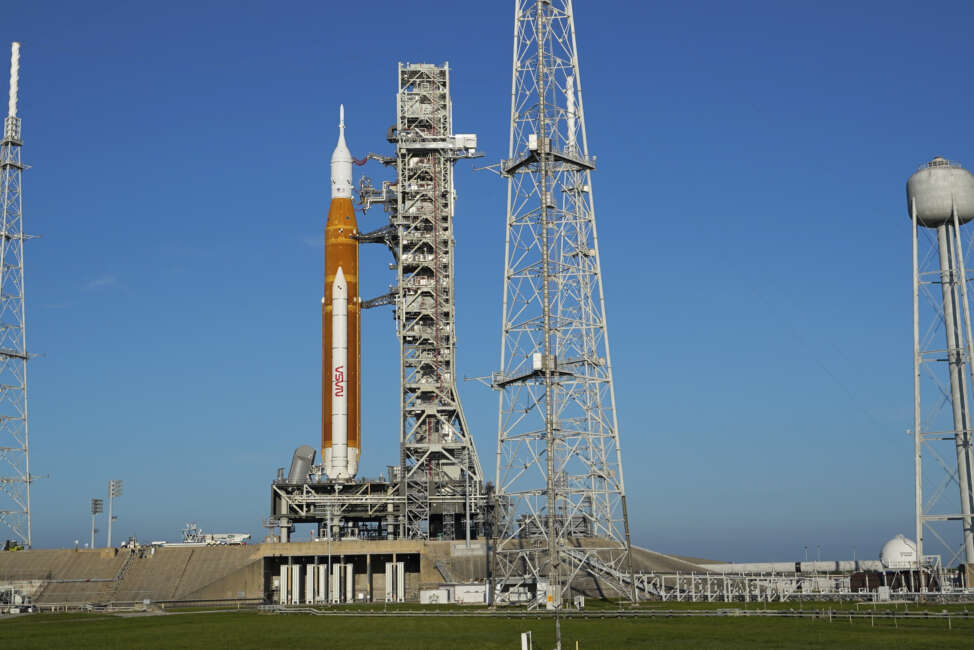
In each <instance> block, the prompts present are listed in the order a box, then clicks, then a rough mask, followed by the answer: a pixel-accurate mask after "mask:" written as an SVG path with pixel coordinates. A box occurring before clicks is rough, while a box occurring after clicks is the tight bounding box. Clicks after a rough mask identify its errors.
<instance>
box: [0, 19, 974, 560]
mask: <svg viewBox="0 0 974 650" xmlns="http://www.w3.org/2000/svg"><path fill="white" fill-rule="evenodd" d="M512 4H513V3H505V2H490V3H486V2H482V3H466V2H463V3H458V2H432V1H431V2H419V3H413V4H412V5H410V7H411V10H410V11H409V12H408V13H400V11H401V10H402V7H403V5H402V3H394V2H369V3H331V2H329V3H320V2H306V3H303V2H278V3H271V2H233V3H230V2H225V3H221V2H192V3H188V2H170V3H163V4H159V3H154V4H150V3H122V2H116V3H98V2H95V3H84V4H78V3H54V2H32V3H15V4H11V5H9V6H8V7H5V10H4V21H3V24H2V27H0V35H2V37H3V38H2V41H3V42H9V41H12V40H20V41H22V42H23V43H24V46H23V54H22V57H23V58H22V73H21V79H22V92H21V115H22V117H23V129H24V139H25V146H24V150H23V155H24V160H25V161H26V162H28V163H30V164H31V165H33V168H32V169H31V170H30V171H29V172H27V174H26V177H25V181H24V191H25V223H26V228H27V230H28V231H30V232H32V233H36V234H40V235H43V238H42V239H39V240H34V241H32V242H30V244H29V249H28V251H27V298H28V318H29V339H30V340H29V347H30V348H31V350H33V351H34V352H37V353H41V354H43V355H44V356H43V357H42V358H40V359H38V360H36V361H34V362H32V364H31V384H30V391H31V393H30V396H31V432H32V461H33V465H34V471H35V472H36V473H39V474H49V475H50V479H47V480H44V481H40V482H38V483H36V484H35V487H34V531H35V543H36V544H35V545H36V546H38V547H53V546H64V545H69V544H71V543H73V540H75V539H80V540H81V541H82V542H84V540H85V539H86V538H87V533H88V526H89V517H88V515H87V512H88V500H89V499H90V498H91V497H93V496H103V495H104V493H105V491H106V489H107V483H108V480H109V479H112V478H118V479H122V480H124V481H125V495H124V496H123V497H122V498H121V500H120V501H119V502H118V504H117V511H118V515H119V521H118V523H117V525H116V538H119V537H124V536H127V535H129V534H137V535H138V536H139V538H140V539H143V540H146V539H167V538H168V539H175V538H176V537H178V533H179V530H180V528H181V527H182V525H183V523H184V522H187V521H198V522H199V523H200V525H201V526H202V527H203V528H204V529H206V530H208V531H231V530H232V531H244V532H252V533H254V536H255V538H262V537H263V530H262V528H261V526H260V522H261V520H262V518H263V517H265V516H266V515H267V507H268V500H269V495H268V483H269V481H270V480H271V479H272V478H273V477H274V474H275V471H276V468H277V467H280V466H284V465H286V464H287V463H288V462H289V459H290V454H291V452H292V450H293V449H294V448H295V447H297V446H299V445H301V444H306V443H310V444H315V443H316V441H317V438H318V426H319V425H318V422H319V409H320V404H319V399H320V398H319V395H320V392H319V384H320V376H319V369H320V365H319V364H320V350H319V341H320V338H319V337H320V334H319V327H320V317H319V309H320V298H321V291H322V288H321V273H322V263H323V260H322V256H323V252H322V249H321V246H320V237H321V229H322V227H323V223H324V218H325V214H326V210H327V204H328V160H329V157H330V154H331V150H332V147H333V146H334V141H335V136H336V134H335V123H336V120H337V115H336V114H337V106H338V104H339V103H340V102H343V103H344V104H345V107H346V115H347V121H348V141H349V145H350V147H351V149H352V151H353V153H355V154H356V155H360V156H361V155H364V154H365V153H366V152H368V151H376V152H380V153H385V152H389V151H390V149H389V145H388V144H387V143H386V142H385V131H386V128H387V127H388V126H389V125H390V124H391V123H392V122H393V121H394V119H395V115H394V109H395V104H394V95H395V90H396V64H397V62H398V61H409V62H433V63H442V62H444V61H449V62H450V65H451V67H452V70H453V77H452V84H453V98H454V126H455V129H456V130H457V131H458V132H475V133H477V134H479V137H480V148H481V149H482V150H484V151H485V152H486V153H487V156H488V158H489V159H491V160H497V159H499V158H501V157H503V156H504V155H506V147H507V130H508V123H507V122H508V116H509V102H510V63H511V61H510V58H511V35H512V32H513V29H512V14H513V11H512ZM972 17H974V7H972V5H970V4H969V3H966V2H940V3H938V4H937V6H936V8H935V9H934V10H928V11H923V12H918V11H916V8H915V6H914V5H913V4H912V3H906V2H890V1H885V2H881V3H880V2H858V3H846V2H825V3H802V4H798V3H780V2H737V3H720V2H713V3H711V2H684V3H631V2H624V1H616V0H606V1H604V2H599V3H593V2H586V1H580V2H578V6H577V7H576V26H577V33H578V43H579V52H580V60H581V68H582V70H581V72H582V81H583V87H584V92H585V97H584V99H585V109H586V118H587V129H588V139H589V146H590V149H591V152H592V153H593V154H595V155H597V156H598V161H599V168H598V170H597V171H596V173H595V177H594V187H595V192H596V194H595V201H596V213H597V219H598V223H599V235H600V243H601V254H602V260H603V273H604V281H605V287H606V301H607V310H608V316H609V323H610V329H611V334H612V341H611V344H612V353H613V355H612V356H613V359H614V360H615V381H616V391H617V401H618V408H619V418H620V428H621V435H622V445H623V450H624V458H625V461H624V469H625V472H626V482H627V488H628V494H629V503H630V514H631V517H632V529H633V535H634V540H635V541H636V542H637V543H639V544H640V545H643V546H648V547H650V548H654V549H658V550H661V551H665V552H671V553H683V554H689V555H697V556H704V557H714V558H719V559H727V560H792V559H797V558H798V557H799V556H800V554H801V553H802V547H803V546H804V545H808V546H809V547H810V548H811V549H816V550H817V547H818V546H821V549H822V550H821V553H822V557H823V558H824V557H829V558H839V557H843V558H844V557H850V556H851V554H852V550H853V548H856V549H857V552H858V556H859V557H874V556H875V555H876V554H877V553H878V552H879V549H880V547H881V546H882V543H883V542H884V541H885V540H886V539H888V538H889V537H891V536H892V535H894V534H896V533H899V532H903V533H908V534H909V533H911V532H912V503H913V495H912V485H913V481H912V456H911V449H912V442H911V439H910V438H909V437H908V436H906V435H905V431H906V429H908V428H909V427H910V426H911V422H912V392H911V387H912V384H911V363H912V362H911V342H912V338H911V337H912V333H911V315H910V304H911V302H910V301H911V297H910V234H909V226H908V221H907V219H906V214H905V197H904V183H905V181H906V179H907V178H908V176H909V175H910V174H911V173H912V172H913V171H914V170H915V169H916V166H917V165H918V164H920V163H922V162H924V161H926V160H929V159H930V158H931V157H932V156H934V155H938V154H941V155H945V156H947V157H949V158H951V159H955V160H959V161H961V162H967V164H968V165H974V143H972V141H971V138H970V136H969V133H970V131H971V129H970V120H969V118H968V116H967V113H969V111H968V110H967V107H968V106H969V105H970V104H971V100H972V96H971V95H972V91H971V89H970V84H969V83H968V78H969V76H970V74H969V60H970V53H971V50H970V45H969V33H968V32H969V25H970V24H971V18H972ZM365 169H366V170H368V172H367V173H371V174H372V175H374V177H375V178H377V179H379V178H383V177H384V175H383V174H384V172H383V171H382V170H380V169H378V168H376V167H366V168H365ZM456 188H457V192H458V203H457V217H456V237H457V265H456V272H457V303H458V324H457V327H458V334H459V364H460V373H461V374H462V375H467V376H478V375H484V374H486V373H488V372H489V371H491V370H493V369H495V368H496V366H497V364H498V360H499V349H500V348H499V346H500V312H499V307H500V297H501V276H502V272H503V236H504V232H503V231H504V210H505V205H504V201H505V186H504V183H503V182H502V181H501V180H499V179H498V178H497V177H496V176H494V175H492V174H489V173H487V172H474V171H473V165H471V164H469V163H460V164H458V167H457V173H456ZM382 221H383V217H382V215H381V214H380V213H379V212H378V211H373V212H371V213H370V214H369V216H368V217H367V218H366V219H364V220H362V221H361V227H362V228H363V229H365V228H368V229H371V228H372V227H376V226H378V225H380V224H381V222H382ZM362 262H363V271H362V294H363V296H365V297H370V296H372V295H378V294H380V293H383V292H384V291H385V287H386V286H387V285H388V284H389V283H390V282H391V281H392V279H393V275H392V273H391V272H390V271H389V270H388V269H387V266H386V264H387V262H388V253H387V252H386V251H384V250H382V249H380V248H379V247H370V248H366V249H365V250H364V251H363V254H362ZM363 338H364V340H365V341H366V349H365V359H364V374H365V378H364V382H365V388H364V392H365V398H366V400H367V401H366V403H365V406H364V414H365V415H364V419H365V421H364V426H365V431H364V437H365V441H366V442H365V444H366V448H365V451H364V457H363V462H362V473H364V474H367V475H375V474H378V473H379V472H380V471H382V470H383V468H384V466H385V465H386V464H389V463H392V462H395V460H396V459H397V458H398V452H397V437H398V428H397V423H396V418H397V404H398V396H397V390H398V374H397V373H398V370H397V368H398V346H397V345H396V341H395V337H394V330H393V321H392V317H391V312H390V310H389V309H388V308H386V309H383V310H373V311H370V312H368V313H367V318H366V319H365V324H364V331H363ZM460 390H461V395H462V398H463V400H464V404H465V408H466V412H467V418H468V421H469V423H470V426H471V428H472V429H473V433H474V436H475V439H476V441H477V446H478V450H479V452H480V454H481V457H482V459H483V460H484V464H485V465H486V466H488V467H491V468H492V466H493V462H492V456H493V453H494V450H495V444H496V443H495V441H496V408H497V400H496V396H495V395H494V394H493V393H491V392H490V391H488V390H487V389H485V388H482V387H481V386H480V385H479V384H476V383H473V382H467V383H464V384H463V385H461V387H460ZM103 524H104V522H103V521H102V522H100V525H99V527H100V528H102V529H104V528H105V526H104V525H103ZM100 539H101V540H102V542H103V540H104V535H100ZM814 552H816V551H810V555H811V554H812V553H814Z"/></svg>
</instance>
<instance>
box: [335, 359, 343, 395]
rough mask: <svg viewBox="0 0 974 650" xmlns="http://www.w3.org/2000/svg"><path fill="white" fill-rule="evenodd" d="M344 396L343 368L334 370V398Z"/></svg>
mask: <svg viewBox="0 0 974 650" xmlns="http://www.w3.org/2000/svg"><path fill="white" fill-rule="evenodd" d="M344 396H345V366H337V367H336V368H335V397H344Z"/></svg>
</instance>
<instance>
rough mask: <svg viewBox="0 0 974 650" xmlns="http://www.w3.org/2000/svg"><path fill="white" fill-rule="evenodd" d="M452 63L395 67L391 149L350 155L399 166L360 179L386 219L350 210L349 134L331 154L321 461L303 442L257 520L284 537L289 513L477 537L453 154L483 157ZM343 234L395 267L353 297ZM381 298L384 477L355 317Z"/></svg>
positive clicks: (350, 528)
mask: <svg viewBox="0 0 974 650" xmlns="http://www.w3.org/2000/svg"><path fill="white" fill-rule="evenodd" d="M449 72H450V71H449V66H448V65H446V64H444V65H442V66H437V65H431V64H400V65H399V91H398V94H397V97H396V110H397V121H396V124H395V125H394V126H393V127H391V128H390V129H389V131H388V133H387V140H388V141H389V142H390V143H392V144H394V145H395V146H396V150H395V155H394V156H381V155H377V154H369V155H368V156H366V157H365V158H362V159H361V160H354V163H355V164H358V165H362V164H365V162H366V161H368V160H370V159H371V160H375V161H378V162H380V163H382V164H383V165H386V166H388V167H392V168H393V169H394V170H395V173H396V175H395V180H392V181H384V182H382V183H381V184H380V185H379V186H378V187H376V186H375V185H374V184H373V183H372V181H371V180H370V179H368V178H366V177H363V178H362V179H361V182H360V186H359V196H360V201H361V206H362V209H363V211H367V210H368V209H370V208H371V207H372V206H375V205H382V206H383V208H384V209H385V211H386V213H387V215H388V218H389V220H388V224H387V225H385V226H383V227H382V228H379V229H377V230H374V231H372V232H368V233H359V232H358V230H357V226H356V223H355V218H354V211H352V212H351V213H350V216H349V208H350V207H351V191H350V190H351V163H352V162H353V160H352V158H351V156H350V154H347V148H345V142H344V136H343V135H342V136H340V138H339V145H338V147H337V148H336V150H335V154H334V156H333V157H332V196H333V199H332V208H331V210H330V211H329V219H328V226H327V227H326V252H325V257H326V262H325V299H324V301H323V314H322V315H323V321H322V325H323V327H322V332H323V340H322V346H323V358H324V363H323V369H322V387H323V391H322V414H323V423H322V424H323V426H322V429H323V438H322V457H323V459H324V461H325V463H324V464H323V465H314V456H315V450H314V449H313V448H312V447H310V446H303V447H300V448H299V449H298V450H297V451H295V454H294V458H293V460H292V463H291V467H290V469H289V471H288V473H287V475H286V476H285V474H284V471H283V468H282V469H281V470H279V471H278V478H277V480H275V481H273V483H272V485H271V515H270V517H269V518H268V520H267V521H266V522H265V525H266V526H267V527H268V528H271V529H274V528H277V529H279V530H280V539H281V541H287V540H288V537H289V535H290V533H291V532H292V531H293V527H294V524H297V523H314V524H316V525H317V527H318V533H319V538H324V539H330V540H335V539H350V538H352V539H463V538H467V539H469V538H471V537H479V536H482V535H483V534H484V532H485V527H486V525H487V523H488V521H489V519H490V517H489V515H488V493H487V490H488V486H487V485H485V483H484V477H483V471H482V469H481V465H480V460H479V459H478V457H477V452H476V449H475V447H474V444H473V441H472V439H471V436H470V431H469V429H468V427H467V422H466V418H465V417H464V414H463V408H462V406H461V404H460V398H459V395H458V392H457V386H456V334H455V332H456V329H455V302H454V275H453V246H454V240H453V214H454V198H455V193H454V189H453V165H454V163H455V162H456V161H457V160H459V159H463V158H473V157H479V156H480V155H481V154H479V153H478V152H477V151H476V147H477V138H476V136H475V135H470V134H453V132H452V130H453V126H452V122H453V120H452V102H451V99H450V80H449ZM342 125H344V120H342ZM346 157H347V162H348V165H347V168H346V167H345V162H346ZM336 161H338V166H336ZM336 201H338V202H340V203H341V204H340V205H338V204H336ZM346 202H347V205H346V204H345V203H346ZM336 206H337V207H336ZM350 242H354V243H355V244H358V243H378V244H384V245H385V246H387V247H388V248H389V250H390V252H391V253H392V256H393V260H394V264H393V265H392V267H393V268H394V269H395V270H396V284H395V285H394V286H393V287H391V290H390V291H389V293H387V294H385V295H382V296H379V297H377V298H373V299H371V300H365V301H360V300H359V299H358V297H357V284H358V283H357V279H358V254H357V249H355V250H354V251H353V248H354V246H349V243H350ZM350 269H351V272H350ZM383 305H392V306H393V307H394V309H395V313H394V316H395V321H396V329H397V334H398V338H399V342H400V360H401V366H400V373H401V374H400V384H401V403H400V409H401V418H400V432H399V441H400V449H399V458H398V460H399V463H398V465H391V466H388V470H387V475H386V476H383V477H379V478H378V479H356V478H355V473H356V466H357V461H358V457H359V454H361V453H362V439H361V435H360V432H359V430H358V427H360V426H361V425H360V418H359V417H358V413H359V412H360V411H359V409H360V404H359V399H358V395H361V391H360V390H358V381H359V380H358V377H356V376H355V375H356V374H357V371H358V366H359V363H358V347H359V340H358V336H359V334H358V322H359V320H358V318H359V316H358V315H359V313H360V311H361V310H366V309H371V308H375V307H379V306H383ZM336 333H337V337H336ZM336 341H337V343H336ZM336 359H337V360H339V361H344V362H345V363H344V365H343V367H342V368H340V369H339V368H337V367H335V364H336V363H338V361H336ZM336 372H337V373H338V374H337V375H336V374H335V373H336ZM336 376H337V377H338V379H336ZM336 381H337V382H339V384H336ZM329 387H330V388H333V389H334V390H329ZM335 391H337V392H335ZM346 395H347V398H346ZM336 396H337V397H336ZM329 418H331V419H329ZM346 423H347V424H348V426H346Z"/></svg>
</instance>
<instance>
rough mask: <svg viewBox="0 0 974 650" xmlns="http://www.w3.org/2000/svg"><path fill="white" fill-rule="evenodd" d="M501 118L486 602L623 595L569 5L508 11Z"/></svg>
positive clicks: (628, 579) (625, 548)
mask: <svg viewBox="0 0 974 650" xmlns="http://www.w3.org/2000/svg"><path fill="white" fill-rule="evenodd" d="M510 119H511V129H510V142H509V155H508V158H507V159H506V160H503V161H502V162H501V163H500V167H499V171H500V173H501V175H502V176H504V177H506V179H507V233H506V251H505V268H504V304H503V321H502V346H501V369H500V371H499V372H498V373H496V374H495V376H494V377H493V380H492V384H493V386H494V387H495V388H496V389H498V390H499V392H500V400H499V402H500V405H499V415H498V440H497V486H496V490H497V503H498V504H499V507H498V510H497V514H498V524H497V531H498V532H497V541H496V544H495V551H494V562H493V564H494V569H493V572H494V575H495V579H496V584H495V594H494V596H495V597H494V601H493V602H494V603H495V604H503V603H505V602H523V601H524V600H525V599H524V597H523V594H524V593H525V592H531V591H534V592H536V593H537V594H538V596H539V597H541V598H540V600H541V601H542V602H543V603H546V605H547V606H548V607H549V608H556V609H557V608H558V607H560V606H561V602H562V599H563V597H564V596H567V595H568V593H569V589H570V588H571V584H572V581H573V580H574V579H576V578H577V577H583V576H584V577H594V578H596V579H597V580H599V581H600V582H602V583H604V585H605V586H607V587H608V588H609V589H610V590H614V591H615V592H617V593H618V594H620V595H622V596H624V597H627V598H630V599H635V598H636V593H635V588H634V581H633V579H632V559H631V549H630V541H629V524H628V517H627V513H626V497H625V488H624V483H623V476H622V462H621V450H620V446H619V430H618V424H617V420H616V409H615V394H614V390H613V385H612V370H611V362H610V357H609V343H608V333H607V329H606V319H605V301H604V297H603V290H602V272H601V266H600V262H599V250H598V239H597V235H596V229H595V209H594V202H593V198H592V180H591V173H592V171H593V170H594V169H595V159H594V157H592V156H590V155H589V152H588V144H587V140H586V134H585V116H584V111H583V107H582V87H581V81H580V78H579V67H578V55H577V47H576V41H575V26H574V19H573V14H572V3H571V1H570V0H553V1H552V0H518V1H517V2H516V3H515V16H514V60H513V70H512V84H511V115H510ZM545 591H546V592H547V593H543V592H545ZM609 593H612V591H609ZM529 602H538V599H537V598H536V599H531V600H530V601H529Z"/></svg>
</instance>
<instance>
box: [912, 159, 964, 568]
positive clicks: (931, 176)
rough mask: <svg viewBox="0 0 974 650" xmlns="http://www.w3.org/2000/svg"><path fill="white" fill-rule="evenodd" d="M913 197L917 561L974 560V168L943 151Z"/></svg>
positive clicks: (920, 175)
mask: <svg viewBox="0 0 974 650" xmlns="http://www.w3.org/2000/svg"><path fill="white" fill-rule="evenodd" d="M907 201H908V205H907V208H908V210H909V215H910V218H911V221H912V226H913V358H914V373H913V379H914V384H913V387H914V424H913V434H914V436H913V438H914V471H915V479H916V481H915V512H916V522H915V526H916V536H917V562H918V569H919V568H920V566H922V565H924V564H925V565H926V566H927V567H931V566H935V565H936V558H938V557H940V561H941V564H942V565H943V566H954V565H955V563H956V562H958V561H962V562H964V563H966V564H971V563H974V530H972V525H971V522H972V515H974V454H972V449H971V436H972V433H974V432H972V422H971V400H972V397H974V393H972V387H974V366H972V363H971V361H972V358H974V336H972V330H971V310H970V302H969V300H968V293H969V292H968V285H969V284H970V281H971V279H970V277H969V276H968V274H967V269H966V266H965V262H964V259H965V255H964V250H965V248H967V249H969V248H970V246H971V243H972V242H971V237H972V235H971V234H970V233H968V234H966V235H965V234H964V231H965V230H967V229H966V228H964V225H965V224H966V223H967V222H969V221H970V220H971V219H974V176H972V175H971V174H970V173H969V172H968V171H967V170H965V169H964V168H963V167H961V166H960V165H958V164H957V163H954V162H950V161H947V160H945V159H944V158H939V157H938V158H934V159H933V160H932V161H930V162H929V163H926V164H925V165H922V166H921V167H920V169H919V170H918V171H917V172H916V173H915V174H914V175H913V176H911V177H910V180H909V182H908V183H907ZM965 240H967V241H966V244H965ZM956 522H960V523H961V527H960V530H958V529H957V523H956ZM958 533H960V534H959V535H958ZM928 535H929V538H930V539H929V543H928V541H927V539H926V538H927V536H928ZM931 550H933V551H939V552H940V553H943V554H945V555H944V556H940V554H939V553H936V552H935V553H929V551H931Z"/></svg>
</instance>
